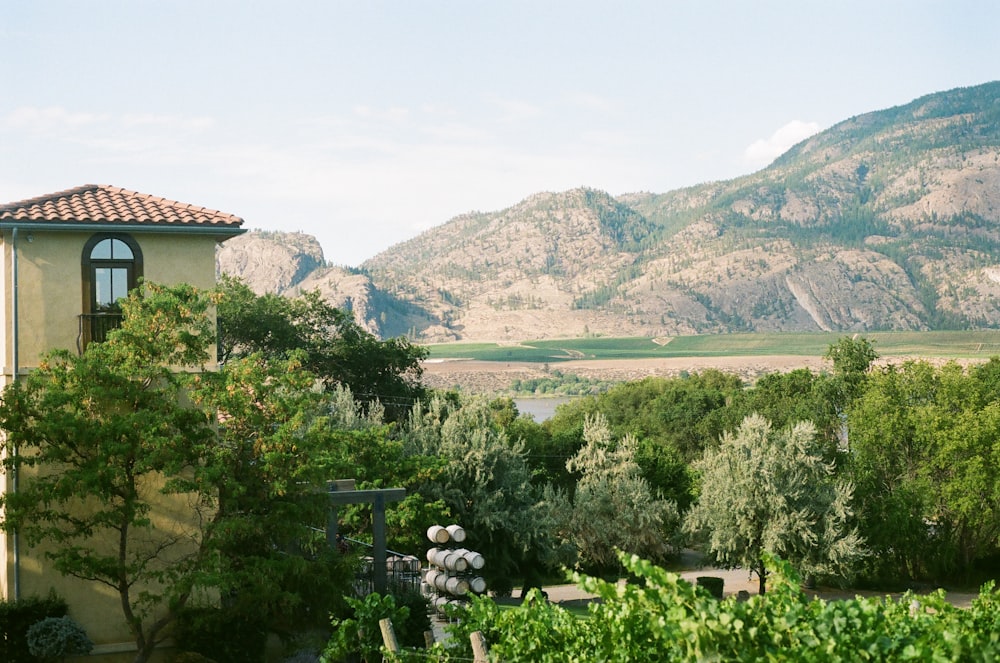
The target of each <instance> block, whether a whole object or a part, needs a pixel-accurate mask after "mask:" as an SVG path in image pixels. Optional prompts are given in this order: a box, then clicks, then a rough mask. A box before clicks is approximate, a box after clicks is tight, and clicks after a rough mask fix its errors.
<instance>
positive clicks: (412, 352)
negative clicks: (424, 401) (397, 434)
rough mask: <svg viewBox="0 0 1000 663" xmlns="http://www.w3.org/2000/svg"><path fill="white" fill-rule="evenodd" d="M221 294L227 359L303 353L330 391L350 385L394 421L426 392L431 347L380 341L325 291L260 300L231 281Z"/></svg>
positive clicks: (268, 296)
mask: <svg viewBox="0 0 1000 663" xmlns="http://www.w3.org/2000/svg"><path fill="white" fill-rule="evenodd" d="M220 290H221V292H222V297H221V300H220V301H219V305H218V310H219V357H220V360H222V361H223V362H224V361H228V360H229V359H230V358H235V357H239V356H245V355H249V354H253V353H261V354H262V355H264V356H265V357H284V356H287V355H288V354H289V353H290V352H293V351H296V350H298V351H302V352H304V353H305V356H304V358H303V359H302V362H303V365H304V367H305V368H306V369H308V370H309V371H311V372H312V373H313V374H315V375H316V376H318V377H319V378H321V379H322V380H323V381H324V383H325V384H326V386H327V387H328V388H332V387H333V386H335V385H342V386H346V387H348V388H349V389H350V390H351V393H352V394H353V395H354V398H355V399H357V400H359V401H361V402H362V403H364V404H365V405H366V406H369V405H371V404H373V403H376V402H380V403H381V404H382V405H383V406H384V407H385V412H386V415H387V417H388V418H389V419H390V420H392V421H397V420H400V419H402V418H405V415H406V413H407V412H409V409H410V407H412V405H413V403H414V401H415V400H417V399H420V398H422V397H423V396H424V395H425V394H424V389H423V386H422V384H421V382H420V378H421V375H422V367H421V361H422V360H423V358H424V357H425V356H426V355H427V351H426V349H424V348H421V347H418V346H415V345H412V344H411V343H410V342H409V341H407V340H406V339H405V338H391V339H387V340H384V341H380V340H379V339H377V338H375V336H373V335H372V334H370V333H369V332H367V331H365V330H364V329H362V328H361V327H360V326H359V325H358V324H357V323H356V322H355V321H354V318H353V317H352V316H351V314H350V312H348V311H344V310H342V309H339V308H336V307H334V306H332V305H330V304H329V302H327V301H325V300H324V299H323V298H322V297H321V296H320V294H319V292H317V291H313V292H307V293H304V294H303V295H301V296H300V297H296V298H288V297H282V296H279V295H275V294H266V295H257V294H255V293H254V292H253V291H252V290H250V288H249V286H247V285H246V284H245V283H243V282H242V281H240V280H238V279H236V278H233V277H228V276H226V277H223V278H222V279H221V282H220Z"/></svg>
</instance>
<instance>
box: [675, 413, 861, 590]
mask: <svg viewBox="0 0 1000 663" xmlns="http://www.w3.org/2000/svg"><path fill="white" fill-rule="evenodd" d="M695 470H696V471H697V472H698V473H699V474H700V476H701V495H700V496H699V498H698V501H697V502H696V503H695V505H694V506H693V507H692V509H691V511H690V512H688V515H687V518H686V520H685V524H684V526H685V529H686V530H687V531H688V532H689V533H691V534H694V535H696V536H702V537H707V544H708V549H709V551H710V552H711V553H712V554H714V555H715V558H716V560H717V561H718V563H720V564H721V565H723V566H725V567H728V568H736V567H739V568H746V569H748V570H749V571H750V572H751V573H753V574H756V575H757V577H758V580H759V582H760V593H761V594H763V593H764V591H765V589H766V582H767V568H766V567H765V564H764V553H765V552H768V553H771V554H772V555H776V556H777V557H780V558H781V559H784V560H787V561H789V562H790V563H792V565H793V566H795V567H797V568H798V570H799V572H800V573H802V574H803V575H810V574H826V575H838V576H848V575H850V574H851V572H852V570H853V569H854V567H855V565H856V564H857V563H858V562H859V561H860V559H861V557H862V556H863V555H864V545H863V541H862V539H861V537H860V536H859V535H858V533H857V531H856V530H855V529H853V528H852V527H851V526H850V519H851V515H852V514H851V507H850V501H851V497H852V493H853V489H852V487H851V485H850V484H848V483H846V482H842V481H838V480H837V479H836V477H835V476H834V471H833V466H832V464H831V463H830V462H828V461H827V460H825V459H824V458H823V456H822V453H821V449H820V446H819V443H818V441H817V436H816V430H815V427H814V426H813V425H812V424H811V423H809V422H803V423H798V424H795V425H794V426H792V427H791V428H788V429H782V430H776V429H774V428H772V426H771V424H770V422H768V421H767V420H766V419H765V418H764V417H761V416H760V415H757V414H752V415H750V416H748V417H746V418H745V419H744V420H743V423H742V424H741V425H740V427H739V429H738V430H737V431H736V432H735V433H725V434H724V435H723V436H722V439H721V441H720V444H719V447H718V448H717V449H711V450H707V451H706V452H705V454H704V456H703V457H702V458H701V460H699V461H697V462H696V463H695Z"/></svg>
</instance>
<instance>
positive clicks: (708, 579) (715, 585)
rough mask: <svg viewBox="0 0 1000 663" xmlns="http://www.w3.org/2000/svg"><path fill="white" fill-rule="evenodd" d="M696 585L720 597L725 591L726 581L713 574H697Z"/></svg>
mask: <svg viewBox="0 0 1000 663" xmlns="http://www.w3.org/2000/svg"><path fill="white" fill-rule="evenodd" d="M698 586H699V587H704V588H705V591H707V592H708V593H709V594H711V595H712V596H714V597H715V598H717V599H721V598H722V596H723V594H724V593H725V587H726V581H725V580H724V579H722V578H717V577H715V576H698Z"/></svg>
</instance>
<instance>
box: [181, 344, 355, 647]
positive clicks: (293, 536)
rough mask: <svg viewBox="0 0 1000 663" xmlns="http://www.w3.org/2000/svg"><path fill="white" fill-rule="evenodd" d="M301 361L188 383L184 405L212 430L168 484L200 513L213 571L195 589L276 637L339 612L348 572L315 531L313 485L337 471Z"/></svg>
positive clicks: (254, 360)
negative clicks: (195, 502)
mask: <svg viewBox="0 0 1000 663" xmlns="http://www.w3.org/2000/svg"><path fill="white" fill-rule="evenodd" d="M301 359H302V354H301V353H293V354H292V355H291V356H290V357H289V358H288V359H273V360H267V359H265V358H264V357H263V356H261V355H259V354H256V355H251V356H248V357H244V358H241V359H237V360H231V361H230V362H228V363H227V364H226V365H224V366H223V367H221V368H220V370H219V371H217V372H208V373H202V374H199V375H194V376H191V398H192V400H193V401H194V403H195V404H196V405H197V406H198V407H201V408H202V409H203V410H204V412H205V414H206V416H207V417H208V418H209V420H211V421H218V422H219V424H218V426H217V427H216V428H215V434H214V435H213V436H212V437H210V438H209V439H208V440H207V441H206V442H205V443H204V444H203V445H202V446H200V447H199V448H198V449H197V450H196V451H197V456H198V459H199V462H198V464H197V465H196V466H194V468H193V470H192V471H191V473H190V476H189V477H188V478H185V477H180V478H178V479H177V481H178V485H179V486H181V487H184V488H186V489H187V490H188V491H190V492H191V493H193V494H200V495H201V501H202V504H203V505H204V506H205V507H206V509H207V512H208V513H209V514H210V519H208V520H207V521H206V527H205V532H204V534H203V536H202V547H203V549H204V550H205V551H206V552H209V553H211V555H212V557H213V558H214V561H215V564H214V566H213V567H212V568H210V569H208V570H206V571H204V572H203V573H202V574H201V576H200V577H199V585H200V586H202V587H213V588H214V589H215V590H217V591H218V594H219V595H220V596H222V597H224V605H223V607H224V608H225V610H226V611H227V613H229V614H230V615H240V616H245V617H247V618H249V619H254V620H257V621H259V622H262V623H264V624H267V625H269V626H270V627H271V628H272V629H274V630H276V631H279V632H282V631H288V630H294V629H295V628H299V627H301V626H303V625H305V624H308V623H309V621H310V620H312V622H313V624H312V625H314V626H316V625H322V624H323V623H325V615H327V614H329V612H330V611H331V610H335V609H338V608H341V607H343V606H342V598H341V593H342V592H341V591H340V589H341V588H342V587H343V585H344V584H346V583H344V580H345V579H346V575H347V573H348V571H349V569H347V568H346V565H344V564H343V560H341V559H340V558H339V557H337V556H335V555H332V554H330V551H329V550H328V549H327V544H326V541H325V538H324V537H323V535H322V533H321V532H318V529H319V528H322V527H325V525H326V520H327V513H328V510H329V503H328V498H327V497H326V494H325V491H324V490H322V488H323V487H325V483H326V480H327V479H329V478H331V476H333V475H335V474H336V473H337V472H338V469H339V468H338V463H339V458H338V456H337V454H336V451H337V437H336V430H334V429H332V427H331V422H330V420H329V416H328V411H329V409H328V406H327V404H326V397H325V394H323V393H322V392H321V391H319V390H318V389H316V378H315V377H314V376H313V375H312V374H311V373H309V372H308V371H306V370H304V369H303V368H302V365H301ZM299 553H302V554H299ZM338 583H339V585H338ZM317 587H322V591H319V592H317V591H316V590H315V588H317Z"/></svg>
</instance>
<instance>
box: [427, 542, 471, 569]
mask: <svg viewBox="0 0 1000 663" xmlns="http://www.w3.org/2000/svg"><path fill="white" fill-rule="evenodd" d="M427 561H428V562H430V563H431V564H433V565H435V566H437V567H439V568H442V569H448V570H449V571H465V570H467V569H468V568H469V560H467V559H465V557H463V556H462V555H460V554H458V553H457V552H455V551H454V550H441V549H440V548H431V549H430V550H428V551H427Z"/></svg>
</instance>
